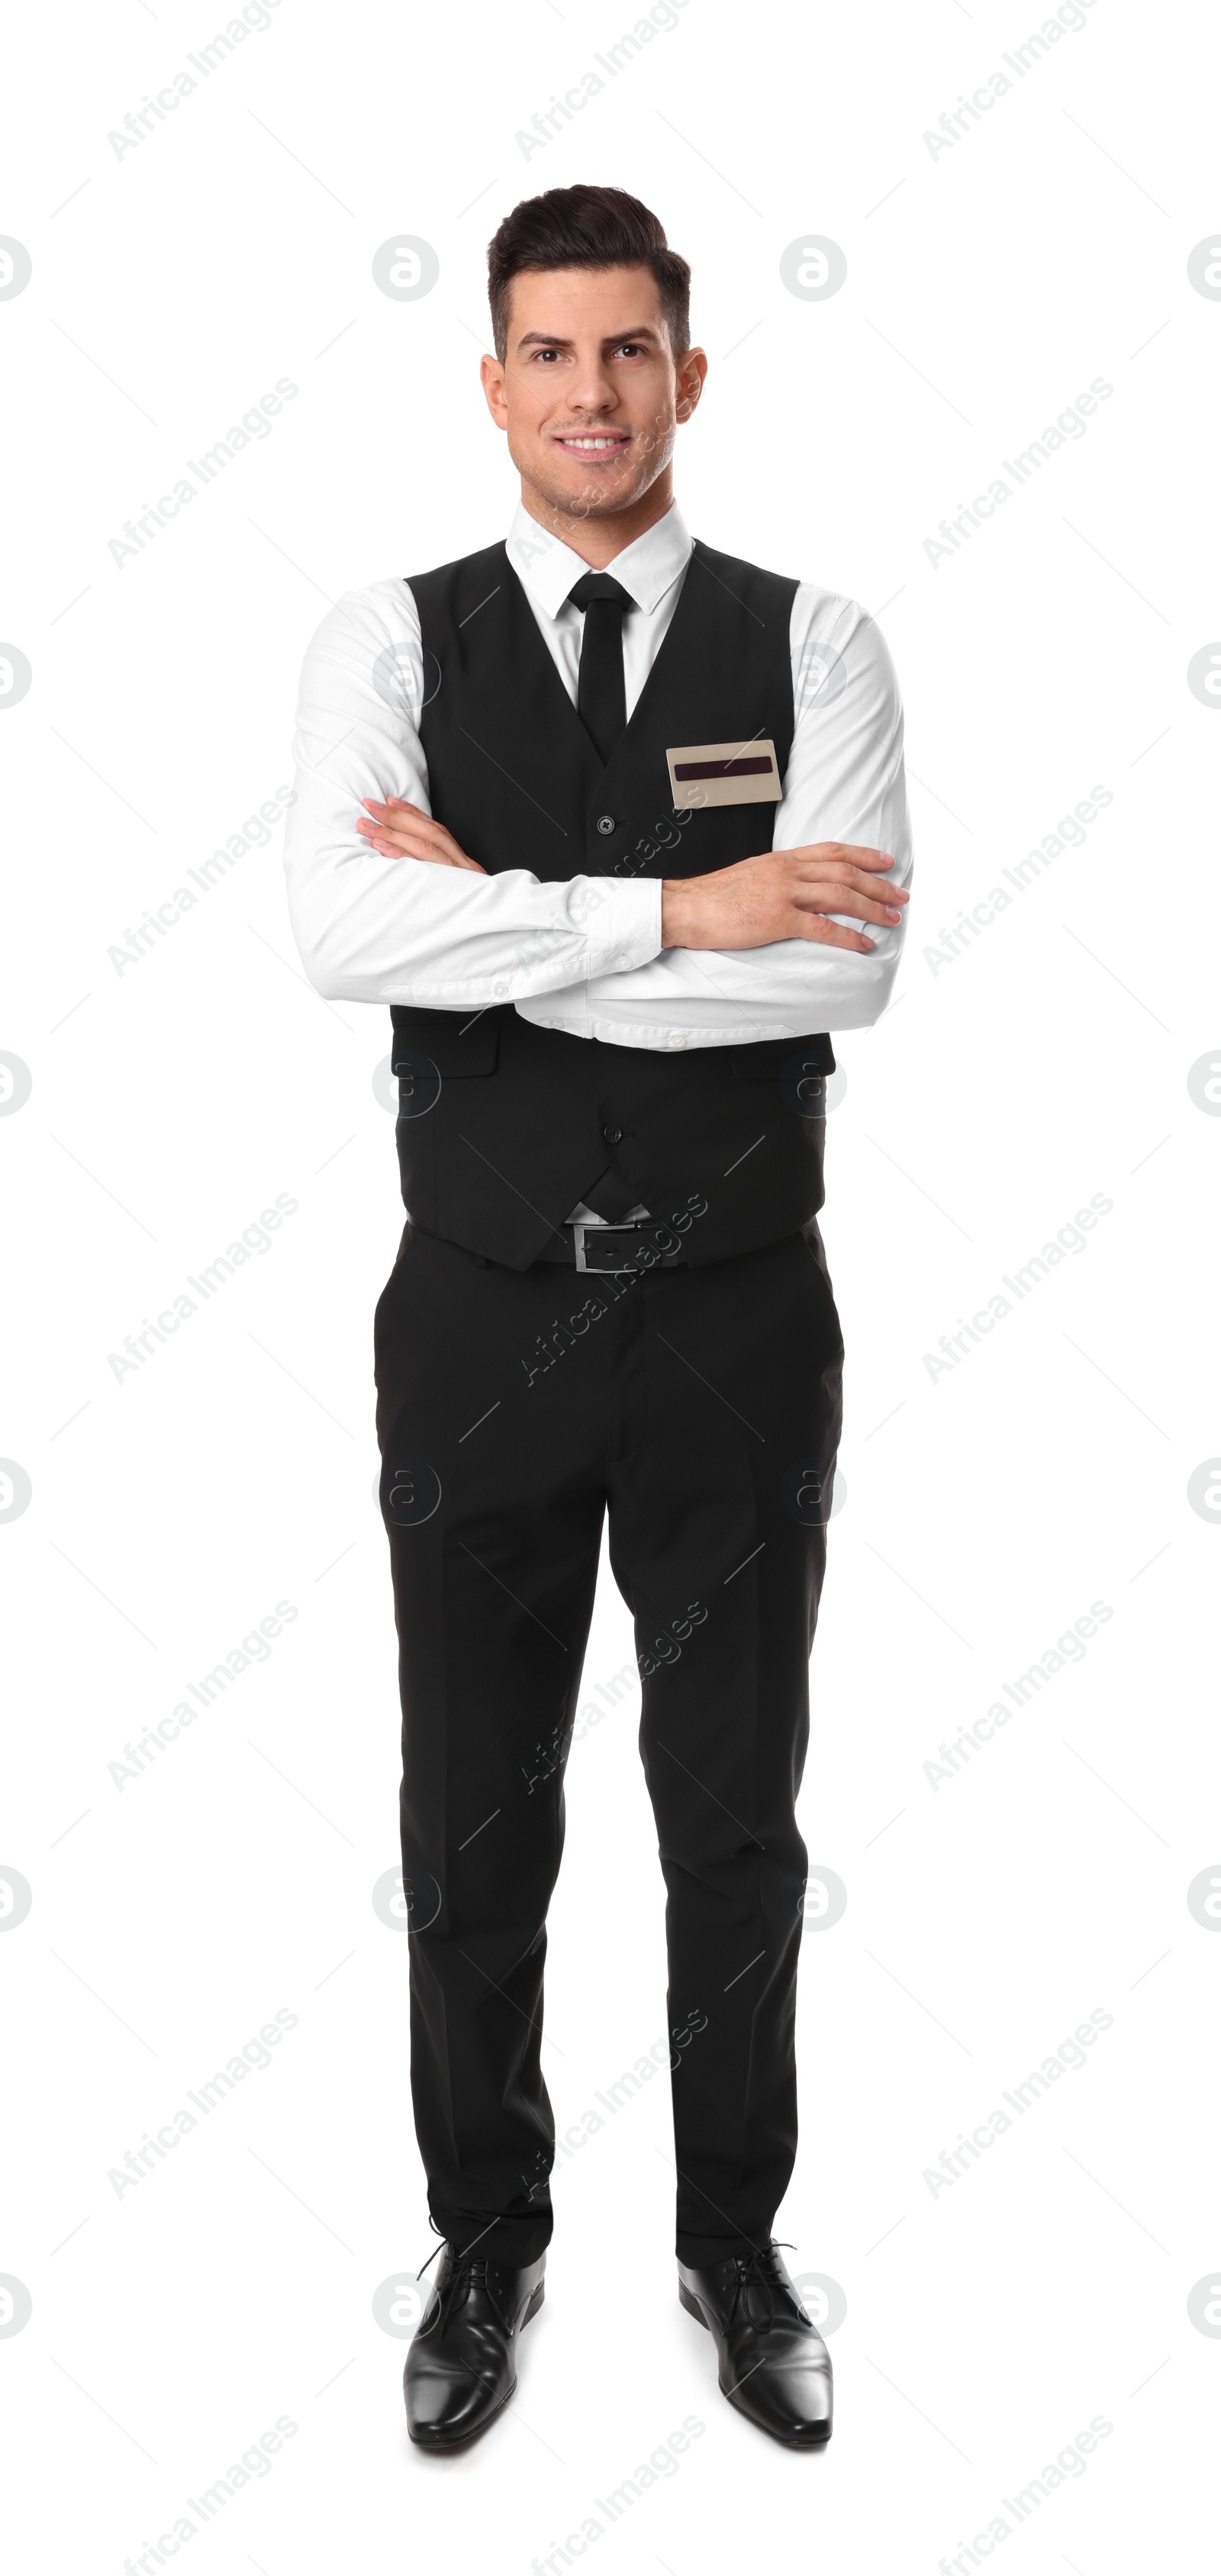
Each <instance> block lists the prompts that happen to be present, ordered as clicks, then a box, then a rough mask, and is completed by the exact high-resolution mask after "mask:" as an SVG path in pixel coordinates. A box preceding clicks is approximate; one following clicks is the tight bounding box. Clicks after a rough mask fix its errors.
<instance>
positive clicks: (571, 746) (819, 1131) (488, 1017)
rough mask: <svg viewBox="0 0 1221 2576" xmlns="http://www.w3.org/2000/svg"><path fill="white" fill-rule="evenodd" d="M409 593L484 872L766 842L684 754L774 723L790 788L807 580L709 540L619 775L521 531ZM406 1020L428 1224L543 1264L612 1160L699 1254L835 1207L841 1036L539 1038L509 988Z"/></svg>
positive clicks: (402, 1035)
mask: <svg viewBox="0 0 1221 2576" xmlns="http://www.w3.org/2000/svg"><path fill="white" fill-rule="evenodd" d="M409 587H410V589H411V592H412V595H413V597H414V599H415V602H416V606H417V608H418V611H419V616H420V624H421V629H422V634H423V646H424V709H423V714H422V717H421V720H420V739H421V742H422V745H423V749H424V756H425V759H426V761H427V764H428V786H429V796H430V800H431V804H432V811H433V813H434V815H435V816H436V818H437V820H438V822H441V823H444V824H445V825H446V827H447V829H448V830H449V831H451V832H452V833H453V835H454V838H455V840H457V841H458V842H459V843H460V844H461V847H462V848H463V849H464V850H466V851H467V852H468V853H469V855H470V857H471V858H475V859H478V860H479V862H480V865H481V866H482V867H484V868H486V869H487V870H488V872H489V874H498V873H499V872H500V871H501V870H502V869H504V868H527V869H529V870H530V871H531V873H532V874H533V875H534V876H536V877H539V878H543V879H546V880H548V881H559V880H562V879H566V878H569V877H575V876H590V877H612V878H614V877H617V878H619V879H620V880H621V881H622V880H628V879H631V878H633V877H692V876H703V875H705V874H707V873H708V872H709V871H710V870H712V869H714V868H725V867H730V866H732V865H733V863H734V861H735V860H737V859H745V858H749V857H751V856H752V854H753V853H754V852H755V851H757V850H761V849H770V847H771V839H772V829H773V824H774V820H775V807H774V805H764V804H758V805H720V806H712V807H708V808H706V809H704V810H701V811H697V812H691V813H682V814H679V813H677V812H676V809H675V807H674V805H673V802H672V798H671V790H670V779H669V772H668V770H667V767H666V752H667V749H674V748H677V747H678V746H681V745H685V744H687V743H706V742H717V743H720V742H734V743H736V742H745V741H749V740H750V739H751V738H753V737H756V736H761V737H763V738H770V739H771V740H772V741H773V742H774V744H775V747H776V759H777V764H778V767H779V771H780V775H781V777H782V778H783V775H784V772H785V769H786V767H787V764H788V757H789V750H790V746H791V743H792V738H793V681H792V665H791V661H790V656H789V621H790V614H791V610H792V603H793V595H794V592H795V590H796V587H797V585H796V583H795V582H792V581H786V580H783V579H782V578H781V577H780V575H779V574H777V573H770V572H761V571H759V570H758V569H757V567H756V566H755V565H753V564H746V563H739V562H737V561H735V559H734V558H733V557H732V556H730V555H721V554H714V553H713V551H712V549H711V547H709V546H704V545H701V544H699V543H698V542H697V543H696V546H695V550H694V552H693V554H692V556H691V560H690V562H689V564H688V566H687V570H686V574H685V576H684V579H683V586H682V591H681V594H680V597H679V601H678V606H677V608H676V609H675V612H674V616H673V618H672V620H671V622H670V626H669V629H668V631H667V634H666V637H665V640H664V642H663V644H662V647H661V650H660V652H659V653H658V655H657V658H656V661H655V662H654V664H653V668H652V670H651V672H650V673H649V677H648V679H647V681H646V683H645V687H644V690H643V693H642V695H641V697H640V700H639V703H638V705H637V707H636V709H635V711H634V713H633V715H632V718H631V721H630V723H629V724H628V727H627V731H626V732H625V733H624V735H623V736H622V739H621V740H620V741H619V743H618V744H617V745H616V748H615V750H614V752H613V753H612V755H611V758H610V761H609V763H608V764H607V766H606V767H605V768H604V767H603V765H602V762H601V761H600V759H599V757H598V754H597V752H596V751H595V749H594V746H593V744H592V742H591V741H590V738H589V736H588V734H587V733H586V731H585V727H584V725H583V724H582V723H581V721H580V718H579V716H578V715H577V712H576V709H575V707H574V706H573V704H572V701H571V699H570V698H569V696H568V693H567V690H566V689H565V687H564V683H563V681H562V680H561V678H560V675H559V672H558V671H557V669H556V667H555V664H554V662H553V661H552V659H551V655H550V653H549V652H548V650H547V647H546V644H545V643H544V641H543V638H542V636H541V634H540V633H539V629H538V626H537V623H536V621H535V617H534V611H533V609H532V608H531V606H530V602H529V600H528V599H527V597H526V595H525V592H524V590H523V589H522V586H521V583H520V581H519V580H518V577H517V574H516V573H515V572H514V570H513V567H512V565H511V563H510V561H509V557H508V554H507V552H506V550H505V547H504V546H503V545H497V546H489V547H487V548H486V549H485V550H484V552H482V553H481V554H475V555H466V556H464V557H463V559H462V560H461V562H459V563H452V564H443V565H442V566H441V567H440V568H439V570H437V571H436V572H428V573H423V574H420V575H419V576H415V577H413V578H412V579H411V581H410V584H409ZM709 966H710V970H711V973H712V976H713V978H715V958H714V957H711V956H710V958H709ZM713 988H714V989H715V984H714V987H713ZM391 1018H392V1020H393V1023H394V1048H393V1055H392V1064H393V1069H394V1071H395V1073H396V1074H397V1075H398V1077H399V1100H400V1110H399V1118H398V1125H397V1130H396V1134H397V1142H398V1154H399V1167H400V1171H401V1175H402V1185H403V1200H404V1204H405V1206H406V1208H407V1211H408V1214H409V1215H410V1217H411V1218H412V1221H413V1223H415V1224H416V1225H418V1226H420V1228H421V1229H422V1230H423V1231H424V1232H425V1233H428V1234H438V1235H442V1236H444V1237H445V1238H446V1239H447V1240H448V1241H449V1242H451V1243H458V1244H462V1245H464V1246H465V1247H466V1249H467V1250H468V1251H469V1252H477V1253H482V1254H484V1255H485V1256H486V1257H487V1258H488V1259H490V1260H493V1261H499V1262H504V1263H506V1264H507V1265H508V1267H509V1268H510V1269H513V1270H525V1269H527V1268H528V1267H529V1265H530V1263H531V1262H533V1261H535V1260H537V1258H538V1255H539V1253H540V1251H541V1249H542V1246H543V1245H544V1243H545V1242H546V1241H547V1239H548V1237H549V1235H550V1234H552V1233H553V1232H554V1231H555V1229H556V1228H557V1227H559V1226H561V1225H562V1224H563V1222H564V1220H565V1218H566V1217H567V1215H568V1213H569V1211H570V1209H572V1208H573V1207H574V1206H575V1205H576V1203H577V1201H578V1200H579V1199H581V1198H583V1197H584V1196H585V1193H586V1191H587V1189H589V1188H590V1187H593V1186H595V1185H596V1183H597V1181H598V1180H599V1179H600V1178H601V1177H602V1175H603V1174H604V1173H606V1172H607V1170H608V1169H612V1170H614V1171H615V1172H616V1173H617V1174H619V1175H620V1176H621V1177H622V1179H623V1181H624V1182H625V1183H626V1184H627V1185H628V1186H629V1187H630V1190H631V1193H632V1199H633V1202H634V1201H641V1202H643V1204H644V1205H645V1206H646V1207H647V1208H648V1210H649V1213H650V1215H651V1216H653V1217H654V1218H656V1219H658V1220H659V1221H660V1222H664V1223H667V1224H675V1223H677V1225H678V1227H679V1230H680V1231H681V1233H682V1235H683V1238H684V1241H685V1245H686V1257H687V1259H688V1260H689V1261H691V1262H700V1263H702V1262H706V1261H717V1260H722V1259H724V1258H725V1257H726V1256H727V1255H728V1254H731V1253H736V1252H746V1251H750V1250H752V1249H753V1248H754V1247H755V1246H757V1245H760V1244H764V1243H770V1242H774V1241H775V1240H776V1239H777V1238H778V1237H779V1236H781V1235H784V1234H790V1233H795V1232H796V1231H797V1229H798V1228H799V1227H800V1226H802V1225H803V1224H805V1222H806V1220H807V1219H808V1218H809V1217H811V1216H813V1215H815V1213H816V1212H817V1210H818V1209H819V1208H820V1207H821V1205H822V1198H823V1186H822V1149H823V1134H824V1123H825V1122H824V1115H823V1113H824V1110H825V1091H826V1081H825V1077H826V1075H827V1074H828V1073H830V1072H833V1071H834V1069H835V1058H834V1056H833V1054H832V1052H831V1042H830V1039H829V1038H828V1037H826V1036H817V1037H806V1038H799V1039H784V1040H778V1039H767V1040H762V1041H760V1043H758V1044H757V1045H746V1046H716V1047H692V1048H690V1049H689V1050H688V1051H686V1052H666V1053H664V1054H663V1053H661V1052H660V1051H658V1050H655V1049H653V1048H650V1047H631V1046H615V1045H610V1044H606V1043H602V1042H600V1041H599V1040H597V1039H586V1038H578V1037H571V1036H569V1035H568V1034H567V1032H566V1031H563V1030H560V1029H547V1028H538V1027H536V1026H535V1025H534V1023H533V1022H532V1021H529V1020H524V1019H522V1018H521V1017H520V1015H519V1014H518V1012H517V1011H516V1010H515V1009H514V1007H513V1004H512V1002H504V1003H501V1004H499V1005H495V1004H494V1005H493V1006H492V1007H491V1008H489V1009H486V1010H483V1011H480V1012H478V1013H473V1012H471V1011H468V1010H460V1011H454V1010H419V1009H416V1008H414V1007H404V1006H402V1005H398V1006H396V1007H395V1008H394V1009H393V1010H392V1012H391Z"/></svg>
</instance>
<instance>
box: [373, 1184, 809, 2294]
mask: <svg viewBox="0 0 1221 2576" xmlns="http://www.w3.org/2000/svg"><path fill="white" fill-rule="evenodd" d="M374 1341H375V1366H376V1378H377V1388H378V1407H377V1427H378V1439H379V1443H380V1447H381V1452H382V1483H381V1499H382V1510H383V1515H384V1518H385V1521H386V1527H387V1531H388V1534H389V1539H390V1554H391V1565H392V1571H393V1577H394V1598H395V1615H396V1619H397V1623H398V1633H399V1642H400V1679H401V1689H402V1708H403V1790H402V1841H403V1872H404V1885H405V1889H406V1892H407V1898H408V1906H409V1922H410V1926H411V1941H410V1955H411V2081H412V2098H413V2106H414V2112H415V2122H416V2134H417V2137H418V2139H419V2144H420V2152H421V2155H422V2157H423V2161H424V2166H425V2169H426V2172H427V2175H428V2187H429V2204H430V2208H431V2212H432V2216H433V2218H434V2220H435V2222H436V2224H437V2226H438V2227H439V2228H441V2229H442V2230H443V2231H444V2233H445V2234H446V2235H447V2236H449V2237H451V2238H452V2239H454V2240H455V2241H456V2243H457V2244H458V2245H459V2246H465V2245H467V2244H469V2243H471V2242H472V2241H473V2240H474V2239H475V2238H476V2237H478V2238H479V2240H480V2250H481V2252H483V2253H486V2254H488V2255H490V2256H493V2257H494V2258H495V2259H497V2260H498V2261H501V2262H508V2263H515V2264H516V2263H527V2262H530V2261H533V2260H534V2258H535V2257H536V2256H537V2255H538V2254H539V2253H541V2251H542V2249H543V2247H544V2246H545V2245H546V2244H547V2243H548V2241H549V2238H550V2235H551V2226H552V2215H551V2203H550V2194H549V2186H548V2176H549V2174H550V2170H551V2164H552V2158H553V2153H554V2138H555V2131H554V2124H553V2120H552V2113H551V2105H550V2101H549V2099H548V2095H547V2089H546V2086H545V2084H544V2081H543V2077H542V2072H541V2068H540V2063H539V2054H540V2044H541V2024H542V2010H543V1960H544V1954H545V1950H546V1930H545V1924H546V1916H547V1907H548V1903H549V1900H550V1896H551V1891H552V1888H553V1887H554V1885H555V1881H556V1876H557V1873H558V1870H559V1865H560V1854H561V1851H562V1848H563V1840H564V1788H563V1782H564V1766H565V1761H566V1758H567V1753H568V1747H569V1742H570V1739H571V1733H572V1726H573V1720H574V1717H575V1714H576V1708H577V1698H578V1691H579V1685H580V1678H581V1664H582V1658H583V1655H584V1651H585V1645H586V1639H587V1637H588V1633H589V1623H590V1617H591V1614H592V1610H593V1600H594V1586H595V1580H596V1575H597V1567H598V1553H599V1544H600V1538H601V1530H602V1519H603V1513H604V1512H606V1513H608V1514H609V1523H610V1556H611V1564H612V1567H613V1570H614V1575H615V1580H616V1582H617V1583H618V1586H619V1589H620V1591H621V1593H622V1594H623V1597H624V1600H625V1601H626V1602H627V1604H628V1607H629V1609H630V1610H631V1613H632V1616H633V1619H634V1622H635V1632H636V1647H637V1657H638V1661H639V1666H640V1671H641V1676H642V1697H643V1709H642V1716H641V1726H640V1751H641V1757H642V1760H643V1763H644V1769H645V1778H646V1781H647V1784H648V1790H649V1795H650V1798H651V1799H652V1803H653V1812H654V1817H655V1820H656V1825H657V1839H658V1848H659V1852H660V1857H661V1865H662V1869H663V1872H664V1874H665V1881H666V1889H667V1904H666V1938H667V1950H668V1963H669V1992H668V2007H667V2022H668V2027H669V2030H670V2032H671V2035H672V2040H673V2058H672V2067H673V2072H672V2094H673V2110H674V2131H675V2162H676V2165H677V2168H678V2175H679V2183H678V2225H677V2251H678V2254H679V2258H680V2260H682V2261H684V2262H688V2263H706V2262H715V2261H718V2260H720V2259H721V2258H722V2257H723V2256H724V2255H725V2254H726V2253H728V2252H732V2251H734V2250H738V2249H740V2248H742V2247H743V2246H745V2245H746V2244H749V2243H752V2242H754V2243H765V2242H766V2240H767V2238H768V2236H769V2234H770V2232H771V2227H772V2222H773V2219H774V2217H775V2213H776V2210H777V2208H778V2206H779V2203H780V2201H781V2199H782V2198H783V2195H784V2192H785V2190H786V2188H787V2185H788V2182H789V2178H790V2175H791V2173H792V2169H793V2161H794V2157H795V2153H796V2145H797V2109H796V2070H795V2060H794V2045H793V2033H794V2011H795V1990H796V1975H797V1953H798V1947H799V1942H800V1934H801V1919H802V1896H803V1889H804V1883H805V1871H806V1851H805V1846H804V1844H803V1842H802V1839H801V1836H800V1834H799V1832H798V1830H797V1824H796V1819H795V1815H794V1802H795V1799H796V1795H797V1791H798V1788H799V1785H800V1781H801V1774H802V1766H803V1763H804V1759H805V1751H806V1743H807V1737H808V1732H809V1702H808V1675H809V1657H810V1648H811V1644H812V1641H813V1635H814V1621H815V1616H816V1612H817V1606H818V1596H819V1591H820V1587H821V1582H822V1575H823V1567H824V1561H825V1546H826V1531H825V1523H826V1516H827V1511H828V1508H829V1495H830V1488H831V1479H832V1473H833V1469H834V1463H835V1452H836V1448H837V1444H838V1439H839V1428H840V1371H841V1363H842V1359H843V1345H842V1342H841V1338H840V1329H839V1318H838V1316H837V1314H836V1310H835V1301H834V1298H833V1296H832V1293H831V1286H830V1281H829V1279H828V1276H827V1271H826V1265H825V1260H824V1256H823V1248H822V1241H821V1237H820V1235H819V1232H818V1228H817V1225H815V1224H811V1225H810V1226H808V1227H807V1228H806V1229H805V1231H804V1233H802V1234H798V1235H792V1236H788V1237H786V1238H785V1239H784V1240H783V1241H781V1242H778V1243H775V1244H771V1245H769V1246H767V1247H766V1248H765V1249H764V1250H762V1251H757V1252H749V1253H743V1254H741V1255H739V1256H737V1257H736V1258H734V1259H731V1260H726V1261H719V1262H715V1263H713V1264H711V1265H709V1266H707V1267H704V1268H688V1267H686V1266H685V1265H683V1266H679V1267H676V1268H672V1269H668V1270H664V1269H658V1270H653V1271H651V1272H648V1273H646V1274H645V1275H637V1276H627V1277H624V1276H622V1275H614V1274H612V1275H609V1276H608V1275H593V1274H589V1275H586V1274H581V1273H578V1272H577V1271H575V1270H572V1269H567V1268H564V1267H560V1266H557V1265H555V1264H552V1263H548V1262H537V1263H536V1264H535V1265H534V1267H533V1268H532V1269H531V1270H528V1271H525V1272H517V1271H512V1270H508V1269H505V1268H502V1267H500V1266H499V1265H497V1264H495V1263H484V1262H482V1261H480V1260H478V1259H477V1258H475V1257H474V1256H473V1255H471V1254H470V1253H467V1252H464V1251H461V1250H460V1249H459V1248H458V1247H457V1246H455V1245H453V1244H450V1243H445V1242H442V1241H440V1240H439V1239H438V1238H436V1237H435V1236H430V1235H426V1234H422V1233H421V1232H420V1231H419V1230H418V1229H415V1228H413V1227H412V1226H411V1225H410V1224H409V1225H408V1226H407V1228H406V1231H405V1233H404V1236H403V1242H402V1247H401V1250H400V1253H399V1257H398V1260H397V1262H396V1264H395V1267H394V1270H393V1272H392V1273H391V1276H390V1278H389V1280H388V1281H387V1284H386V1287H385V1289H384V1290H383V1293H382V1296H381V1298H380V1299H379V1302H378V1307H377V1313H376V1318H375V1324H374ZM684 2035H685V2036H684Z"/></svg>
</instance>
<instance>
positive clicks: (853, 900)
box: [791, 854, 911, 927]
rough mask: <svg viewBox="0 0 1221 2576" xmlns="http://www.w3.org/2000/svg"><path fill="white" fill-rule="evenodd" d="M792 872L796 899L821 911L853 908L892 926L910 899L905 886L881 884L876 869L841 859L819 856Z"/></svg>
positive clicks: (864, 917) (861, 915)
mask: <svg viewBox="0 0 1221 2576" xmlns="http://www.w3.org/2000/svg"><path fill="white" fill-rule="evenodd" d="M793 855H795V854H793ZM793 875H794V879H795V882H794V884H793V886H792V889H791V892H792V900H793V902H794V903H798V904H801V905H803V906H804V907H806V908H807V909H809V910H815V911H818V912H851V913H854V914H856V915H857V916H858V917H859V918H860V920H862V921H879V922H885V923H886V924H888V925H889V926H890V927H893V925H894V924H895V923H896V922H897V921H899V920H900V919H901V918H902V912H903V907H904V905H905V904H906V903H908V902H910V900H911V898H910V895H909V893H908V890H907V888H906V886H883V885H879V883H878V878H877V872H876V871H875V872H874V873H873V874H869V873H867V872H866V870H865V869H864V868H858V867H854V866H849V865H847V864H846V863H842V862H840V861H829V860H824V859H820V860H818V861H817V862H815V863H814V865H813V866H810V865H809V864H808V863H807V865H806V866H804V867H798V868H796V869H795V870H794V871H793Z"/></svg>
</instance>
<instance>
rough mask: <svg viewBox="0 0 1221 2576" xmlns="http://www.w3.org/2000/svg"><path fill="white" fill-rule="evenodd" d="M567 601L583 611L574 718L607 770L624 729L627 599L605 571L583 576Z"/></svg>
mask: <svg viewBox="0 0 1221 2576" xmlns="http://www.w3.org/2000/svg"><path fill="white" fill-rule="evenodd" d="M568 596H569V598H570V599H571V600H573V601H574V602H575V604H576V606H577V607H578V608H583V609H584V611H585V632H584V634H583V636H582V638H581V667H580V670H579V672H578V674H577V714H578V715H579V717H580V719H581V722H582V724H583V725H584V727H585V730H586V733H587V734H588V735H589V738H590V741H591V742H592V743H593V745H594V748H595V750H596V752H597V754H598V758H599V760H600V761H601V762H602V764H603V767H605V765H606V763H607V761H608V760H609V759H610V756H611V753H612V751H613V750H614V748H615V745H616V743H617V742H618V741H619V739H620V736H621V735H622V733H623V732H624V729H625V727H626V725H627V699H626V697H625V695H624V688H623V612H624V609H625V608H630V607H631V606H632V600H631V596H630V594H629V593H628V592H627V591H626V590H625V589H624V588H623V585H622V583H621V582H617V581H613V580H612V578H611V575H610V574H609V573H608V572H586V573H582V575H581V578H580V580H579V581H577V582H574V583H573V586H572V589H571V590H570V591H569V593H568Z"/></svg>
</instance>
